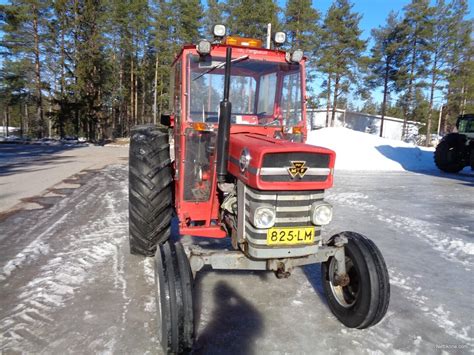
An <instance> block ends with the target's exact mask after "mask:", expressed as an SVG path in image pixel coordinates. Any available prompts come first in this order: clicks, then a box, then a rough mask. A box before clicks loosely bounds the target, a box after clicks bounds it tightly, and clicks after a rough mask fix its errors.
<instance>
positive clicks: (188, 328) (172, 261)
mask: <svg viewBox="0 0 474 355" xmlns="http://www.w3.org/2000/svg"><path fill="white" fill-rule="evenodd" d="M155 285H156V286H155V289H156V309H157V323H158V324H157V325H158V340H159V341H160V343H161V346H162V347H163V350H164V351H165V353H173V354H179V353H183V352H186V351H188V350H190V349H191V347H192V345H193V340H194V315H193V298H192V285H193V278H192V273H191V268H190V265H189V261H188V258H187V257H186V254H185V253H184V249H183V246H182V245H181V243H176V244H174V243H172V242H170V241H168V242H166V243H164V244H163V245H160V246H159V247H158V249H157V253H156V255H155Z"/></svg>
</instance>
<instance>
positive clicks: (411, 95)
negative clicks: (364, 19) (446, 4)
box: [402, 0, 433, 135]
mask: <svg viewBox="0 0 474 355" xmlns="http://www.w3.org/2000/svg"><path fill="white" fill-rule="evenodd" d="M404 11H405V17H404V19H403V26H404V29H403V32H402V33H403V35H404V36H405V42H406V50H407V52H408V58H407V60H408V66H407V82H406V88H405V94H404V100H405V105H404V106H405V108H406V111H405V113H404V115H403V119H404V121H403V134H404V135H406V133H407V127H408V126H407V121H408V119H409V118H410V119H411V120H416V118H417V116H416V115H415V90H416V89H417V88H420V87H424V86H425V85H426V83H425V79H426V76H427V70H426V69H427V67H428V62H429V54H428V52H427V42H428V39H429V37H430V36H431V34H432V28H433V22H432V16H431V14H432V8H431V7H430V6H429V0H412V2H411V3H410V4H408V5H407V6H405V8H404Z"/></svg>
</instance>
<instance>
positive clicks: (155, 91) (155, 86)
mask: <svg viewBox="0 0 474 355" xmlns="http://www.w3.org/2000/svg"><path fill="white" fill-rule="evenodd" d="M158 65H159V61H158V53H156V60H155V81H154V83H153V124H156V119H157V115H158V107H157V104H158Z"/></svg>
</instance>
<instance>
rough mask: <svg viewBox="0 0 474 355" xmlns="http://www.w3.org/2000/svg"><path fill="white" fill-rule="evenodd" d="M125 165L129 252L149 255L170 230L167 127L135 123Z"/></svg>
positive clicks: (170, 194) (170, 172)
mask: <svg viewBox="0 0 474 355" xmlns="http://www.w3.org/2000/svg"><path fill="white" fill-rule="evenodd" d="M129 165H130V168H129V217H130V220H129V226H130V234H129V241H130V252H131V253H132V254H139V255H145V256H153V255H154V254H155V250H156V245H157V244H160V243H164V242H165V241H166V240H168V238H169V237H170V234H171V217H172V215H173V185H172V181H173V178H172V168H171V160H170V152H169V143H168V131H167V130H164V129H158V128H157V127H156V126H153V125H142V126H137V127H135V128H134V129H133V131H132V136H131V138H130V163H129Z"/></svg>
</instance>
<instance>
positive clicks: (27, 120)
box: [25, 102, 30, 136]
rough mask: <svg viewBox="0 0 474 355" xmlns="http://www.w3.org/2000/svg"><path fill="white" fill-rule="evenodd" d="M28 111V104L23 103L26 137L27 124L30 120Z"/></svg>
mask: <svg viewBox="0 0 474 355" xmlns="http://www.w3.org/2000/svg"><path fill="white" fill-rule="evenodd" d="M29 115H30V113H29V111H28V102H25V134H26V136H28V129H29V123H30V118H29Z"/></svg>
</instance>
